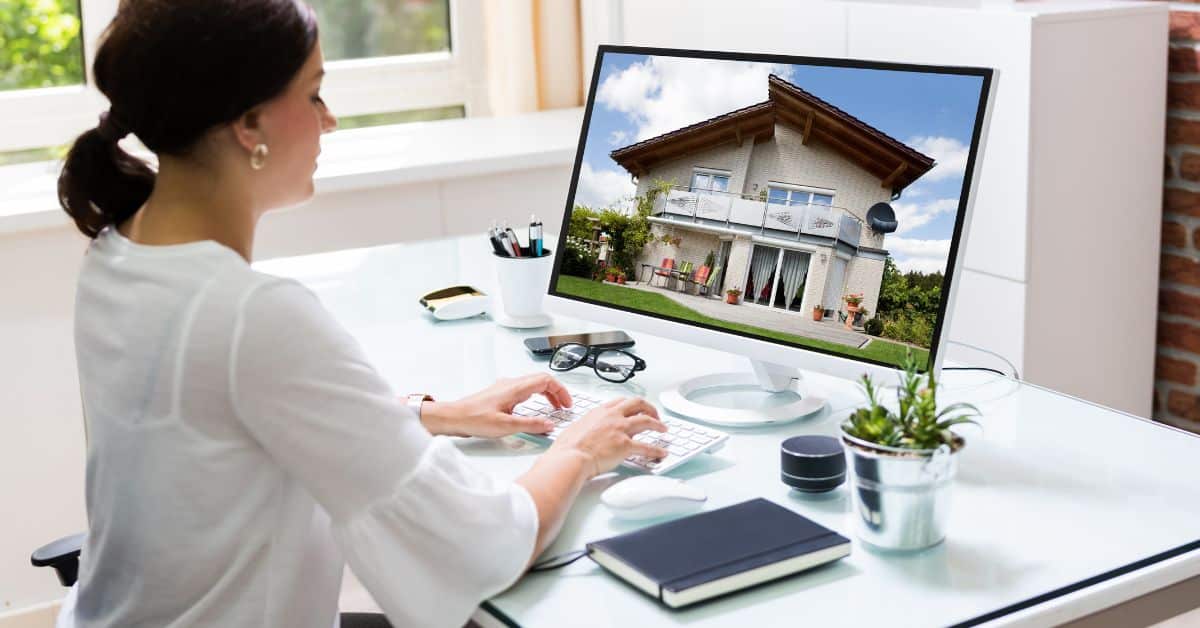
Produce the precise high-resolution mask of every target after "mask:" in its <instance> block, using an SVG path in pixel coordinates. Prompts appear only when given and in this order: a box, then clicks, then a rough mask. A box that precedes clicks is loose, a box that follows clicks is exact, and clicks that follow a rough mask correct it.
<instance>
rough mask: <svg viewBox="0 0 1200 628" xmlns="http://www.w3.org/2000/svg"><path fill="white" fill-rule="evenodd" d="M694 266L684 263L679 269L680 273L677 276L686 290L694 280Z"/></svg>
mask: <svg viewBox="0 0 1200 628" xmlns="http://www.w3.org/2000/svg"><path fill="white" fill-rule="evenodd" d="M692 266H693V264H692V263H691V262H684V263H683V265H682V266H680V267H679V273H678V275H677V276H678V278H679V281H680V282H682V285H683V287H684V288H685V289H686V288H687V284H688V282H689V281H691V280H692Z"/></svg>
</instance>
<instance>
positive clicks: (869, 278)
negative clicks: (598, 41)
mask: <svg viewBox="0 0 1200 628" xmlns="http://www.w3.org/2000/svg"><path fill="white" fill-rule="evenodd" d="M767 89H768V100H767V101H765V102H762V103H758V104H756V105H752V106H750V107H746V108H743V109H739V110H737V111H733V112H730V113H727V114H724V115H721V116H717V117H715V118H712V119H709V120H705V121H703V122H700V123H697V124H694V125H691V126H688V127H684V128H682V129H677V130H675V131H671V132H668V133H665V134H663V135H660V136H657V137H654V138H650V139H647V140H644V141H642V142H638V143H636V144H633V145H631V146H626V147H624V148H620V149H617V150H615V151H613V152H612V153H611V156H612V158H613V160H614V161H616V162H617V163H618V164H620V165H621V166H622V167H623V168H625V169H626V170H627V171H628V172H630V174H632V175H633V176H634V177H636V180H637V193H638V194H639V195H641V194H645V193H647V192H649V191H650V190H651V189H653V188H655V187H656V186H659V185H661V184H662V183H660V182H665V183H669V184H670V186H671V188H670V189H669V191H667V192H666V193H665V194H660V196H659V197H658V198H657V199H656V202H655V208H654V211H653V214H652V216H651V217H650V221H651V223H652V233H653V234H654V235H655V236H658V237H661V236H663V235H668V236H669V237H670V238H671V239H678V242H679V244H678V245H675V244H667V243H663V242H662V241H661V239H660V240H656V241H654V242H653V243H651V244H650V245H648V246H647V247H646V248H645V252H644V254H643V257H642V259H640V260H638V263H639V264H641V263H646V264H654V265H658V264H660V263H661V261H662V260H663V259H665V258H671V259H674V260H675V266H676V268H678V267H680V266H681V265H682V264H683V263H684V262H691V263H692V264H693V266H694V268H700V266H702V265H703V264H704V262H705V260H706V258H707V257H708V256H709V253H710V252H711V253H712V254H713V257H714V260H715V261H714V263H713V270H714V271H718V270H719V272H714V279H713V285H712V289H711V290H710V291H709V293H710V295H712V296H714V297H715V298H720V297H722V296H723V295H724V290H726V289H730V288H738V289H741V290H742V291H743V294H742V300H743V301H745V302H749V303H754V304H757V305H762V306H764V307H773V308H778V309H783V310H789V311H795V312H798V313H809V314H811V312H812V311H813V309H814V308H816V307H821V308H822V309H823V310H825V313H826V314H827V315H828V314H831V313H832V312H834V311H838V310H844V309H845V302H844V301H843V297H844V296H845V295H847V294H859V293H861V294H862V295H863V303H862V305H863V307H865V308H867V309H868V311H869V312H871V313H874V312H875V309H876V305H877V302H878V299H879V290H880V283H881V281H882V279H883V267H884V260H885V259H886V258H887V250H886V243H885V236H886V233H888V232H890V231H894V230H895V228H896V226H897V225H896V223H895V220H894V217H893V216H891V215H890V208H888V209H887V211H886V212H884V213H882V214H880V213H873V214H872V215H870V216H869V215H868V212H869V210H870V209H871V207H872V206H874V205H875V204H877V203H887V202H889V201H891V200H893V199H895V198H898V196H899V194H900V192H901V191H902V190H903V189H904V188H905V187H907V186H908V185H910V184H911V183H912V182H913V181H915V180H916V179H917V178H919V177H920V176H922V175H923V174H925V173H926V172H928V171H929V170H930V169H931V168H932V167H933V165H934V162H933V159H931V158H930V157H928V156H926V155H923V154H921V153H920V152H918V151H916V150H914V149H912V148H911V147H908V146H906V145H904V144H903V143H901V142H899V141H897V140H895V139H893V138H891V137H889V136H887V135H886V134H884V133H882V132H881V131H878V130H877V129H875V128H873V127H871V126H870V125H868V124H866V123H865V122H863V121H861V120H858V119H857V118H854V117H853V116H850V115H849V114H847V113H846V112H844V111H842V110H840V109H838V108H837V107H835V106H833V105H831V104H830V103H827V102H825V101H823V100H821V99H819V98H817V97H816V96H813V95H812V94H810V93H808V92H806V91H804V90H803V89H801V88H799V87H797V86H796V85H793V84H791V83H789V82H787V81H785V80H783V79H781V78H779V77H777V76H771V77H770V78H769V79H768V84H767ZM879 211H880V210H876V212H879ZM880 216H883V217H884V218H891V221H890V222H889V221H888V220H880ZM718 267H719V269H718Z"/></svg>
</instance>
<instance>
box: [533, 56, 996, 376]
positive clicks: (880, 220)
mask: <svg viewBox="0 0 1200 628" xmlns="http://www.w3.org/2000/svg"><path fill="white" fill-rule="evenodd" d="M981 88H982V79H981V78H980V77H979V76H972V75H963V74H955V73H945V74H942V73H931V72H912V71H904V70H882V69H876V68H862V67H831V66H828V65H820V66H817V65H798V64H797V65H784V64H777V63H767V62H750V61H741V60H725V59H709V58H695V57H685V56H667V55H663V56H657V55H653V56H646V55H631V54H618V53H612V52H609V53H606V54H604V55H603V56H602V59H601V61H600V70H599V75H598V77H597V79H596V88H595V90H594V92H595V93H594V94H593V96H592V98H593V99H594V102H593V103H592V106H591V117H590V120H589V123H588V127H587V134H586V137H585V139H584V141H585V148H584V155H583V160H582V163H581V164H580V167H579V173H578V178H577V183H576V186H575V189H574V196H573V200H572V207H573V209H572V211H571V213H570V222H569V230H568V234H567V237H566V242H565V245H566V246H565V250H564V252H563V253H564V254H563V255H562V256H561V261H560V262H559V263H560V266H559V268H558V272H557V274H556V277H557V279H556V283H555V286H554V289H555V291H556V292H557V293H558V294H560V295H564V296H568V297H573V298H578V299H583V300H587V301H593V302H599V303H604V304H608V305H614V306H618V307H621V308H624V309H629V310H633V311H637V312H641V313H646V314H651V315H655V316H659V317H663V318H667V319H674V320H681V321H686V322H691V323H697V324H701V325H705V326H709V327H714V328H718V329H726V330H730V331H733V332H736V333H739V334H742V335H746V336H750V337H760V338H766V339H771V340H776V341H784V342H788V343H792V344H795V345H798V346H804V347H810V348H814V349H818V350H821V351H824V352H828V353H834V354H839V355H846V356H852V357H857V358H862V359H867V360H870V361H874V362H880V363H884V364H901V363H902V361H903V359H904V356H905V354H906V352H907V351H910V350H911V351H913V352H914V353H915V354H916V355H917V357H918V358H919V359H924V358H926V357H927V356H928V350H929V348H930V345H931V343H932V341H933V337H934V332H935V321H936V319H937V317H938V311H939V308H940V307H941V304H942V289H943V285H944V277H945V272H946V269H947V265H948V263H949V258H950V251H951V241H952V240H953V237H954V232H955V226H956V221H957V220H959V214H960V203H959V200H960V197H961V196H962V195H963V194H964V193H965V190H964V175H965V172H966V167H967V161H968V155H969V153H970V147H971V143H972V134H973V132H974V129H975V118H976V113H977V109H978V107H979V102H980V90H981Z"/></svg>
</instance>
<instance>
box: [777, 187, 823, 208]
mask: <svg viewBox="0 0 1200 628" xmlns="http://www.w3.org/2000/svg"><path fill="white" fill-rule="evenodd" d="M767 189H768V192H767V202H768V203H772V204H775V205H809V204H812V205H824V206H826V207H829V206H831V205H833V195H832V194H822V193H820V192H814V191H811V190H805V189H801V188H793V187H781V186H778V185H772V186H770V187H768V188H767Z"/></svg>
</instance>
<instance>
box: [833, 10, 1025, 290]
mask: <svg viewBox="0 0 1200 628" xmlns="http://www.w3.org/2000/svg"><path fill="white" fill-rule="evenodd" d="M847 20H848V23H849V29H848V32H849V42H848V52H849V56H851V57H855V58H862V59H879V60H882V61H900V62H908V63H923V64H931V65H970V66H983V67H990V68H995V69H997V70H998V71H999V72H998V78H997V80H996V82H995V83H994V84H993V89H996V90H998V91H997V92H996V99H995V105H994V108H993V111H992V117H991V125H990V129H989V131H988V134H987V146H986V150H985V151H984V154H983V163H982V169H981V170H980V178H979V187H978V192H977V194H976V197H975V209H974V214H973V216H972V219H971V228H970V231H969V232H968V233H967V234H966V263H965V267H966V268H971V269H974V270H979V271H983V272H986V273H991V274H993V275H999V276H1001V277H1006V278H1009V279H1015V280H1017V281H1025V279H1026V268H1025V260H1026V256H1027V253H1026V251H1027V243H1026V224H1027V213H1028V207H1027V205H1028V195H1029V193H1028V189H1029V176H1028V168H1029V81H1030V77H1029V67H1030V50H1031V48H1030V40H1031V34H1030V33H1031V29H1030V16H1029V15H1027V14H1023V13H1019V12H1014V11H1013V10H1012V9H1011V8H1002V7H999V8H996V9H989V8H986V7H983V8H971V9H953V8H945V7H940V8H939V7H918V6H912V5H910V4H905V5H903V6H890V5H882V4H851V5H849V8H848V18H847ZM898 139H900V140H901V141H908V140H910V139H911V138H898ZM932 156H933V157H935V158H936V157H938V156H937V155H932ZM935 200H937V199H931V198H913V199H911V200H909V199H905V198H903V197H901V199H900V200H899V201H897V202H899V203H905V202H911V203H924V202H932V201H935Z"/></svg>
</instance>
